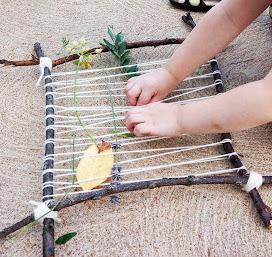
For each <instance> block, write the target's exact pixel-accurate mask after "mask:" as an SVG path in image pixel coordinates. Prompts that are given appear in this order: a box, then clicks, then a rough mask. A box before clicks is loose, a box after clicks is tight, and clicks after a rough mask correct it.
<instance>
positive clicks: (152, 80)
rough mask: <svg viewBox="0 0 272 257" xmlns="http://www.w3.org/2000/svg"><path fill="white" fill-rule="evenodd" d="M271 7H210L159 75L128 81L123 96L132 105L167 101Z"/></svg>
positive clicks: (256, 2)
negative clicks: (189, 76) (181, 84)
mask: <svg viewBox="0 0 272 257" xmlns="http://www.w3.org/2000/svg"><path fill="white" fill-rule="evenodd" d="M270 3H271V0H236V1H235V0H223V1H221V2H220V3H218V4H217V5H216V6H215V7H213V8H212V9H211V10H210V11H209V12H208V13H207V14H206V15H205V16H204V17H203V18H202V20H201V21H200V22H199V24H197V26H196V27H195V29H194V30H193V31H192V32H191V33H190V35H189V36H188V37H187V38H186V40H185V41H184V42H183V43H182V44H181V45H180V46H179V48H178V49H177V50H176V52H175V53H174V55H173V56H172V57H171V58H170V60H169V62H168V63H167V65H166V66H165V68H162V69H160V70H158V71H155V72H151V73H149V74H145V75H142V76H139V77H137V78H134V79H132V80H130V81H129V82H128V84H127V86H126V94H127V96H128V100H129V102H130V103H131V104H132V105H144V104H148V103H150V102H155V101H159V100H161V99H163V98H164V97H166V96H167V95H168V94H169V93H170V92H171V91H172V90H173V89H174V88H175V87H176V86H177V85H178V83H179V82H180V81H182V80H183V79H184V78H185V77H186V76H188V75H189V74H191V73H192V72H193V71H194V70H195V69H196V68H198V67H199V66H200V65H201V64H203V63H205V62H206V61H208V60H209V59H210V58H212V57H213V56H214V55H216V54H217V53H218V52H220V51H221V50H223V49H224V48H225V47H226V46H227V45H228V44H229V43H230V42H231V41H232V40H233V39H234V38H235V37H236V36H237V35H238V34H239V33H240V32H241V31H242V30H243V29H244V28H245V27H247V26H248V25H249V24H250V23H251V22H252V21H253V20H254V19H255V18H256V17H257V16H258V15H259V14H260V13H261V12H263V11H264V10H265V8H267V7H268V6H269V4H270Z"/></svg>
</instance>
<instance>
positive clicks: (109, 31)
mask: <svg viewBox="0 0 272 257" xmlns="http://www.w3.org/2000/svg"><path fill="white" fill-rule="evenodd" d="M108 34H109V35H110V37H111V39H112V41H113V42H115V40H116V37H115V35H114V33H113V27H112V26H109V27H108Z"/></svg>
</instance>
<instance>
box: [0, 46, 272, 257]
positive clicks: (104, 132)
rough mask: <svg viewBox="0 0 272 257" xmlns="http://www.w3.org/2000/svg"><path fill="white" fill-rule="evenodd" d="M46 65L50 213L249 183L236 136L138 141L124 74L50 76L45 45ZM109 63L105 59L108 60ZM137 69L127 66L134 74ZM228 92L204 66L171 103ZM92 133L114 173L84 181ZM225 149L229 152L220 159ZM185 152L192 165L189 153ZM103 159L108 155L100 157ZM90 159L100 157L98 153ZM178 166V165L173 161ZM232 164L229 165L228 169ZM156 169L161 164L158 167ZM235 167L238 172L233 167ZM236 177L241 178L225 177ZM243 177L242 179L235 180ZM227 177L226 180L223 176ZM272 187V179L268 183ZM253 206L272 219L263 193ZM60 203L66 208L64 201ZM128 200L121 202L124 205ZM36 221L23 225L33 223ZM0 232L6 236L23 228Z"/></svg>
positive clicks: (99, 71)
mask: <svg viewBox="0 0 272 257" xmlns="http://www.w3.org/2000/svg"><path fill="white" fill-rule="evenodd" d="M35 51H36V53H37V57H38V58H41V64H42V65H41V67H42V75H44V81H45V95H46V141H45V162H44V170H43V198H42V200H43V201H44V202H46V203H47V204H48V205H49V207H51V208H52V207H54V210H60V209H62V208H64V207H68V206H71V205H74V204H76V203H79V202H82V201H85V200H88V199H97V198H99V197H102V196H106V195H113V196H112V197H111V201H112V202H113V203H118V201H120V196H116V195H115V194H116V193H119V192H125V191H133V190H139V189H147V188H149V189H151V188H155V187H160V186H170V185H193V184H214V183H219V184H239V185H240V184H247V181H248V177H249V174H248V171H247V170H246V168H245V167H244V166H243V164H242V162H241V161H240V159H239V156H238V154H237V153H236V152H235V151H234V149H233V147H232V144H231V137H230V134H228V133H224V134H222V135H220V136H210V137H209V140H207V142H204V141H203V138H202V137H201V136H190V135H184V136H182V137H180V138H175V139H171V138H166V137H143V138H136V137H133V136H132V135H131V134H130V133H128V131H127V130H126V127H125V125H124V115H125V113H126V111H127V110H129V109H130V108H131V107H130V106H128V104H127V102H126V97H125V95H124V86H125V84H126V80H127V78H126V75H128V74H126V73H124V72H123V71H122V69H123V68H124V67H118V66H110V67H104V66H105V65H104V64H105V63H104V61H103V60H102V61H101V63H100V64H101V66H102V67H101V68H96V69H93V70H87V71H70V72H58V73H54V72H53V73H52V74H51V67H50V66H51V65H50V61H49V62H48V59H43V57H44V54H43V51H42V49H41V47H40V45H39V44H36V45H35ZM101 59H103V57H101ZM166 61H167V60H166V59H164V60H152V61H145V62H142V63H138V64H137V66H138V67H139V72H135V73H136V74H137V75H138V74H142V73H145V72H149V71H151V70H153V69H156V68H159V67H161V66H162V65H163V64H164V63H165V62H166ZM131 66H133V65H130V66H127V67H131ZM222 92H223V82H222V78H221V75H220V71H219V68H218V63H217V61H216V59H212V60H210V61H209V63H207V64H204V65H203V66H202V67H201V68H200V69H199V70H198V71H197V72H196V73H195V74H193V75H192V76H191V77H188V78H187V79H185V81H184V82H183V83H182V85H180V86H179V87H178V88H177V89H176V90H175V91H174V92H173V94H171V95H170V96H169V97H167V98H166V99H164V100H163V101H165V102H175V103H176V104H186V103H189V102H191V101H201V100H203V99H206V98H209V97H213V95H214V94H216V93H222ZM86 130H88V131H91V132H92V134H93V135H94V139H95V140H96V141H97V142H98V143H100V142H101V140H104V141H106V142H108V143H110V144H111V146H112V149H113V155H114V160H115V162H114V165H113V167H112V173H111V174H110V175H108V176H102V177H101V176H98V177H96V178H92V179H87V180H82V181H80V180H77V179H76V175H77V167H78V163H79V161H80V160H81V159H82V157H83V155H84V153H85V151H86V149H87V148H88V147H89V146H90V145H91V144H92V142H91V141H90V138H89V137H88V135H86ZM220 148H222V149H224V153H220ZM185 152H186V157H188V156H189V158H187V159H186V158H185V156H184V155H183V153H185ZM100 155H102V156H107V155H109V154H104V153H101V154H100ZM88 157H90V158H96V157H97V154H93V155H92V154H89V155H88ZM175 159H178V160H179V161H178V162H176V161H173V160H175ZM229 160H230V162H229ZM154 163H155V164H154ZM230 163H232V165H233V166H231V165H230ZM230 173H235V174H234V175H225V176H222V174H230ZM236 173H238V175H237V174H236ZM219 175H220V176H219ZM99 179H103V180H105V179H108V180H107V181H105V182H103V183H102V184H100V185H99V187H97V188H95V189H91V190H82V183H85V182H92V181H95V180H99ZM263 182H264V183H270V182H271V178H270V177H263ZM249 191H250V192H249V194H250V196H251V198H252V199H253V201H254V204H255V206H256V208H257V210H258V211H259V213H260V214H261V217H262V219H263V221H264V223H265V225H266V226H268V227H269V226H270V220H271V213H270V211H269V209H268V208H267V206H266V205H265V204H264V203H263V202H262V200H261V198H260V195H259V194H258V191H257V190H256V189H251V190H249ZM59 200H61V201H59ZM121 200H122V199H121ZM33 220H34V218H33V215H31V216H29V217H27V218H26V219H25V220H24V221H23V222H21V223H20V225H21V226H22V225H25V224H27V223H29V222H31V221H33ZM14 228H15V227H13V229H10V230H9V229H7V230H3V231H2V232H0V237H3V236H6V235H8V234H10V233H11V232H13V231H15V230H16V229H18V226H17V227H16V229H14ZM43 240H44V247H43V251H44V256H52V255H53V254H54V220H53V219H51V218H45V219H44V233H43Z"/></svg>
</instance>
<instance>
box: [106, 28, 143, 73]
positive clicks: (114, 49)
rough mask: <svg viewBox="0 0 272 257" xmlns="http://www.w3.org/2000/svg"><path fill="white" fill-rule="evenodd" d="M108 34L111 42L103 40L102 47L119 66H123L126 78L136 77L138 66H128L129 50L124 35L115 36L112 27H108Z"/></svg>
mask: <svg viewBox="0 0 272 257" xmlns="http://www.w3.org/2000/svg"><path fill="white" fill-rule="evenodd" d="M108 34H109V36H110V38H111V41H112V42H109V41H108V40H107V39H105V38H103V42H104V44H103V45H104V46H106V47H107V48H108V50H109V51H110V52H111V53H112V54H113V55H114V56H115V57H116V58H117V59H118V60H119V63H120V65H121V66H125V67H124V71H125V72H126V73H128V75H127V77H128V78H131V77H134V76H138V75H139V74H137V73H138V71H139V69H138V66H137V65H132V66H128V65H130V61H131V60H130V50H129V49H127V41H126V40H125V37H124V34H123V33H122V32H118V33H117V34H115V33H114V32H113V27H112V26H109V27H108ZM127 66H128V67H127Z"/></svg>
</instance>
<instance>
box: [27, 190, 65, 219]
mask: <svg viewBox="0 0 272 257" xmlns="http://www.w3.org/2000/svg"><path fill="white" fill-rule="evenodd" d="M45 197H48V195H47V196H45ZM29 203H30V204H31V205H32V206H33V215H34V219H35V220H36V221H38V222H39V223H40V224H43V221H44V219H45V218H48V219H53V220H54V221H56V222H60V221H61V220H60V219H59V217H58V212H57V211H52V210H51V209H49V207H48V206H47V205H46V203H45V202H36V201H29Z"/></svg>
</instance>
